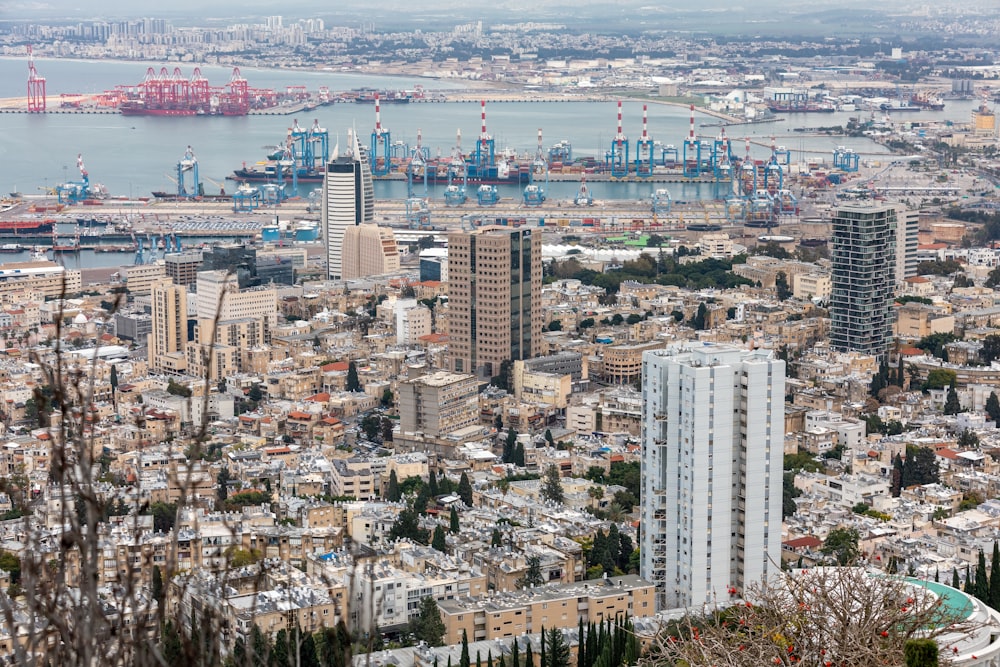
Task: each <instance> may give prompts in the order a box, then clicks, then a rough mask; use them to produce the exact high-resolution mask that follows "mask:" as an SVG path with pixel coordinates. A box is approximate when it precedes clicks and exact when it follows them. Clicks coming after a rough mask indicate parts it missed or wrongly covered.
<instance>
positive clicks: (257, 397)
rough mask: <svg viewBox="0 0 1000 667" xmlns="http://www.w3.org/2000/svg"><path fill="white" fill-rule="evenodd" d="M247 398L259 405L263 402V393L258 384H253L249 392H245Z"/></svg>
mask: <svg viewBox="0 0 1000 667" xmlns="http://www.w3.org/2000/svg"><path fill="white" fill-rule="evenodd" d="M247 398H249V399H250V400H251V401H253V402H255V403H259V402H260V401H262V400H264V392H263V390H261V388H260V383H258V382H254V383H253V384H252V385H250V391H248V392H247Z"/></svg>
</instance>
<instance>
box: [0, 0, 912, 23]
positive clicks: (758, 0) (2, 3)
mask: <svg viewBox="0 0 1000 667" xmlns="http://www.w3.org/2000/svg"><path fill="white" fill-rule="evenodd" d="M903 2H909V4H914V5H915V4H916V0H912V1H911V0H897V1H896V2H892V3H891V4H894V5H898V4H903ZM338 4H339V5H340V6H337V5H331V4H330V3H329V2H320V1H318V0H304V1H300V2H297V3H296V4H295V11H294V14H295V15H300V16H308V15H310V14H312V15H322V14H325V15H328V16H329V15H332V14H336V13H339V12H342V11H343V7H344V5H343V4H340V3H338ZM366 4H367V3H366ZM740 4H744V5H747V4H749V6H752V7H756V8H766V7H775V8H780V7H784V8H786V9H787V8H788V7H789V4H790V3H788V2H787V1H785V0H755V1H754V2H751V3H740V2H738V1H737V2H733V1H731V0H699V1H698V2H697V3H692V2H690V1H689V0H614V1H609V0H498V1H496V2H493V3H491V4H490V6H491V7H493V8H497V9H502V10H506V11H510V12H512V14H511V15H510V16H509V17H508V20H518V19H519V18H521V17H524V16H530V15H531V14H533V13H535V12H542V13H548V12H551V11H553V10H557V9H558V8H562V7H580V6H590V7H600V6H602V5H603V6H604V7H606V8H607V9H608V11H609V12H619V11H621V8H622V7H623V6H631V7H636V8H638V7H641V6H643V5H645V6H648V7H656V8H658V9H662V10H666V11H671V10H682V11H684V10H691V9H692V8H697V9H712V8H734V6H738V5H740ZM847 4H867V3H863V2H861V0H817V1H814V2H811V3H806V6H808V7H812V8H821V7H824V6H825V7H828V8H834V7H843V6H845V5H847ZM879 4H880V5H886V4H889V3H887V2H882V3H879ZM371 5H374V6H376V7H377V10H375V11H374V12H373V13H374V14H375V16H373V17H372V20H374V21H375V22H376V23H378V22H379V21H380V18H381V17H382V16H385V14H386V12H389V11H393V12H395V11H407V12H408V13H417V14H419V13H420V12H422V11H445V10H450V11H455V12H462V13H465V12H470V13H471V12H472V11H478V12H479V13H483V6H482V5H477V4H476V3H471V2H468V1H467V0H422V1H421V2H420V3H416V4H415V3H413V2H410V1H408V0H375V1H374V2H372V3H371ZM237 8H239V9H237ZM250 13H257V14H259V15H267V14H286V15H289V16H291V15H292V13H291V12H289V11H288V10H287V8H285V11H284V12H283V11H282V7H281V5H280V3H277V4H276V3H274V2H273V0H240V2H238V3H234V2H232V1H231V0H229V1H222V0H203V1H198V0H170V1H169V2H162V3H158V6H157V7H156V9H155V10H154V9H153V8H152V6H151V5H150V4H147V3H144V2H135V0H90V1H86V0H0V17H2V18H18V19H23V18H31V17H43V16H45V17H51V16H61V17H80V18H108V17H112V16H122V17H126V16H127V17H137V16H152V15H157V16H162V15H167V14H186V15H187V16H188V17H189V18H190V17H193V16H194V15H198V14H200V15H202V16H216V17H227V18H228V17H235V16H238V15H239V14H250Z"/></svg>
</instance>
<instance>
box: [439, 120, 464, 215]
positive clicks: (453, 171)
mask: <svg viewBox="0 0 1000 667" xmlns="http://www.w3.org/2000/svg"><path fill="white" fill-rule="evenodd" d="M458 181H461V185H460V184H459V183H458ZM468 186H469V169H468V165H467V164H466V163H465V157H464V156H463V155H462V130H461V129H460V130H458V133H457V135H456V138H455V148H453V149H452V151H451V162H449V164H448V185H447V187H445V189H444V203H445V205H446V206H461V205H462V204H464V203H465V202H466V200H468V198H469V197H468Z"/></svg>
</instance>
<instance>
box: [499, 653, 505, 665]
mask: <svg viewBox="0 0 1000 667" xmlns="http://www.w3.org/2000/svg"><path fill="white" fill-rule="evenodd" d="M497 665H498V667H507V661H506V660H504V657H503V653H501V654H500V662H499V663H497Z"/></svg>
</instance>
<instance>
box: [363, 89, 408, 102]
mask: <svg viewBox="0 0 1000 667" xmlns="http://www.w3.org/2000/svg"><path fill="white" fill-rule="evenodd" d="M376 96H378V101H379V102H380V103H382V104H409V103H410V102H411V101H412V100H413V95H412V94H410V93H407V92H405V91H402V90H388V91H382V92H376V91H374V90H362V91H360V92H359V93H358V96H357V97H355V98H354V103H355V104H375V97H376Z"/></svg>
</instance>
